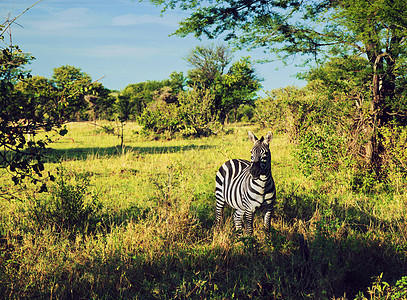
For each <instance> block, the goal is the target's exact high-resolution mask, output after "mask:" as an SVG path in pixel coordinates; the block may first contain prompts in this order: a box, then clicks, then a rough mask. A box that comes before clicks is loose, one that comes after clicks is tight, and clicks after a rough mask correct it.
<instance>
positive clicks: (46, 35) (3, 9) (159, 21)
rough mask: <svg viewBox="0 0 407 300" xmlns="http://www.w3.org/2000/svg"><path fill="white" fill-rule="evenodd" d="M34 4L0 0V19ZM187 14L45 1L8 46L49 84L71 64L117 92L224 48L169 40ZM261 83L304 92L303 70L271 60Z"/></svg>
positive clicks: (136, 5)
mask: <svg viewBox="0 0 407 300" xmlns="http://www.w3.org/2000/svg"><path fill="white" fill-rule="evenodd" d="M34 3H36V1H35V0H7V1H4V0H0V17H1V18H2V20H3V21H4V20H5V19H6V18H10V17H11V18H12V17H15V16H18V15H19V14H20V13H22V12H23V11H24V10H25V9H26V8H28V7H30V6H31V5H32V4H34ZM185 16H186V15H185V13H183V12H179V11H169V12H165V13H164V14H163V15H161V8H160V7H156V6H153V5H152V4H150V3H149V2H139V1H137V0H133V1H132V0H109V1H108V0H42V1H40V2H39V3H37V4H36V5H34V6H33V7H32V8H30V9H29V10H28V11H27V12H25V13H24V14H23V15H22V16H21V17H19V18H18V19H17V21H16V23H17V24H14V25H13V26H12V28H11V33H12V42H13V44H15V45H18V46H19V47H20V48H21V49H22V50H23V51H24V52H29V53H31V54H32V55H33V56H34V57H35V58H36V59H35V60H34V61H33V62H32V63H31V65H30V66H29V69H31V70H32V72H31V74H32V75H40V76H44V77H46V78H51V77H52V74H53V69H54V68H57V67H60V66H63V65H71V66H75V67H77V68H80V69H81V70H82V71H83V72H86V73H88V74H89V75H90V76H91V77H92V79H93V80H97V79H99V78H102V77H103V78H102V79H100V82H101V83H102V84H103V85H104V86H105V87H106V88H108V89H112V90H122V89H124V88H125V87H126V86H127V85H128V84H132V83H139V82H144V81H147V80H163V79H167V78H169V75H170V74H171V73H172V72H174V71H176V72H184V74H185V75H186V74H187V71H188V70H190V69H191V68H192V67H191V66H190V65H189V64H188V63H187V62H186V61H185V59H184V57H185V56H186V55H187V54H188V52H189V51H191V50H192V49H193V48H194V47H196V46H198V45H201V46H209V45H211V44H214V45H219V44H225V43H224V42H223V41H221V40H203V41H199V40H198V39H196V38H194V37H193V36H188V37H184V38H181V37H177V36H171V34H172V33H173V32H174V31H175V30H176V29H177V28H178V23H179V22H180V21H181V20H182V19H183V18H185ZM233 56H234V59H235V60H238V59H239V58H241V57H242V56H251V57H252V59H253V60H255V59H260V58H265V57H268V56H264V54H262V51H254V52H253V51H251V52H244V51H240V52H237V53H234V54H233ZM255 69H256V70H257V74H258V76H259V77H261V78H263V79H264V81H263V82H262V85H263V90H262V91H261V92H260V94H264V93H265V92H266V91H270V90H272V89H275V88H279V87H286V86H288V85H296V86H304V85H305V83H304V82H303V81H299V80H297V79H296V78H295V77H294V75H295V74H296V73H298V72H301V71H302V70H301V69H300V68H298V67H295V65H294V64H291V65H289V66H284V65H283V63H281V62H279V61H276V62H272V63H267V64H256V65H255Z"/></svg>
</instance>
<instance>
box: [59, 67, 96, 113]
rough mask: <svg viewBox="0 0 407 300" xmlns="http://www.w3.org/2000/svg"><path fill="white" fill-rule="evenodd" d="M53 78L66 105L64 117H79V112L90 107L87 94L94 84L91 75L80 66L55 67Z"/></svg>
mask: <svg viewBox="0 0 407 300" xmlns="http://www.w3.org/2000/svg"><path fill="white" fill-rule="evenodd" d="M52 79H53V82H54V84H55V87H56V88H57V89H58V90H59V93H60V97H61V101H62V102H63V103H64V106H65V107H64V109H63V114H61V116H62V117H63V118H64V119H73V118H75V117H76V118H79V116H78V114H80V113H83V112H84V111H85V110H86V108H87V107H88V105H87V102H86V100H85V96H86V95H87V94H88V89H89V87H90V86H91V84H92V78H91V76H90V75H89V74H87V73H85V72H82V70H81V69H80V68H77V67H74V66H69V65H66V66H61V67H58V68H55V69H54V74H53V75H52ZM61 112H62V111H61Z"/></svg>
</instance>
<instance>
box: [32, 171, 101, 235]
mask: <svg viewBox="0 0 407 300" xmlns="http://www.w3.org/2000/svg"><path fill="white" fill-rule="evenodd" d="M88 186H89V179H88V178H87V176H86V174H71V175H67V174H66V172H65V171H64V170H63V169H60V170H59V172H58V176H57V180H56V182H55V184H54V185H53V186H52V187H51V188H50V191H49V193H48V195H44V196H43V197H41V198H38V199H36V201H34V203H33V204H32V206H31V209H30V214H29V217H30V219H31V220H32V221H34V224H35V225H36V226H37V227H39V228H41V229H45V228H51V229H53V230H55V231H58V232H61V231H68V232H69V233H72V234H75V233H77V232H82V233H86V232H91V231H94V230H96V228H97V226H98V223H99V224H100V221H101V215H100V214H99V212H100V210H101V208H102V205H101V203H100V202H99V201H98V199H97V197H96V196H95V195H89V194H88ZM89 198H90V199H89Z"/></svg>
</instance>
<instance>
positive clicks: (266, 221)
mask: <svg viewBox="0 0 407 300" xmlns="http://www.w3.org/2000/svg"><path fill="white" fill-rule="evenodd" d="M271 211H272V209H271V207H269V208H268V209H267V210H266V213H265V214H264V229H265V230H266V231H269V230H270V226H271Z"/></svg>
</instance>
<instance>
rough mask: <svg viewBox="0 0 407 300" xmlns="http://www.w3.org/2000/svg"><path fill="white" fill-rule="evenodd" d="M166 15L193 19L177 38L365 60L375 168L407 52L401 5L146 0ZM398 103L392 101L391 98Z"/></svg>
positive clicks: (335, 0)
mask: <svg viewBox="0 0 407 300" xmlns="http://www.w3.org/2000/svg"><path fill="white" fill-rule="evenodd" d="M150 2H152V3H153V4H156V5H161V6H163V10H164V11H165V10H168V9H175V8H177V7H178V8H181V9H182V10H185V11H189V12H190V16H189V17H187V18H186V19H184V20H183V21H181V22H180V28H179V29H178V30H177V31H176V32H175V33H176V34H178V35H180V36H186V35H188V34H193V35H195V36H196V37H201V36H206V37H208V38H215V37H219V36H222V37H223V38H224V39H225V40H228V41H230V42H231V43H233V44H234V45H235V46H236V47H237V48H240V49H243V48H249V49H252V48H263V49H264V50H265V51H269V52H271V53H277V54H278V55H280V56H281V57H282V58H288V57H290V56H292V55H295V54H302V55H304V54H305V55H308V57H310V58H317V55H318V54H320V53H326V54H328V55H337V54H355V55H359V56H364V57H365V58H366V59H367V61H368V63H369V66H370V68H371V69H372V73H371V74H370V86H371V87H370V95H369V98H368V101H369V104H370V117H369V119H367V120H366V123H365V127H366V130H367V134H368V135H369V138H368V140H367V142H366V144H365V159H366V161H367V163H368V165H370V166H371V167H372V168H374V169H375V170H378V169H379V168H380V154H381V153H382V151H383V145H381V144H380V136H379V132H380V128H381V127H382V126H385V125H386V124H388V123H389V121H390V120H391V119H392V116H393V115H394V114H397V113H400V112H399V107H394V105H392V104H393V103H394V101H395V97H397V96H396V82H397V81H398V80H399V79H398V78H399V77H400V70H403V69H405V63H406V61H405V56H406V54H407V49H406V40H407V2H406V1H405V0H376V1H370V0H316V1H312V2H308V1H298V0H270V1H264V0H238V1H234V0H233V1H232V0H226V1H220V0H216V1H209V2H208V1H185V0H150ZM396 102H397V101H396Z"/></svg>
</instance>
